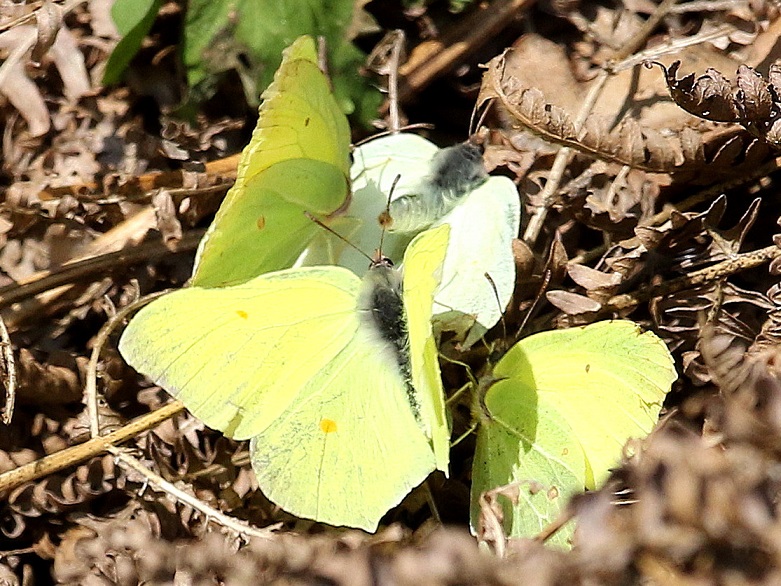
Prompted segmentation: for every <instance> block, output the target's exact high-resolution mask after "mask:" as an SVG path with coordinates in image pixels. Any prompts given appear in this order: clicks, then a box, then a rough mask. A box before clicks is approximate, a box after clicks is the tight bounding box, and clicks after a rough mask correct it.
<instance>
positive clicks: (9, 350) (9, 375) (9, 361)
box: [0, 316, 16, 425]
mask: <svg viewBox="0 0 781 586" xmlns="http://www.w3.org/2000/svg"><path fill="white" fill-rule="evenodd" d="M0 347H2V360H3V368H2V370H3V371H5V377H4V378H3V386H4V387H5V406H4V407H3V417H2V421H3V423H5V424H6V425H9V424H10V423H11V419H12V418H13V416H14V404H15V402H16V362H15V361H14V347H13V346H12V345H11V337H10V336H9V335H8V328H6V327H5V321H3V318H2V316H0Z"/></svg>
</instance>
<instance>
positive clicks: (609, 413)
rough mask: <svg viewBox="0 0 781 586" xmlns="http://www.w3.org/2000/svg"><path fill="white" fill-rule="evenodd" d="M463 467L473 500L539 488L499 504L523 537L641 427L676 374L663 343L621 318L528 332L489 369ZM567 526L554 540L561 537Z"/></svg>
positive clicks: (644, 430) (646, 427)
mask: <svg viewBox="0 0 781 586" xmlns="http://www.w3.org/2000/svg"><path fill="white" fill-rule="evenodd" d="M492 378H493V379H494V380H497V381H498V382H496V383H494V384H493V385H492V386H491V387H490V388H489V389H488V391H487V393H486V396H485V405H486V407H487V409H488V413H487V414H485V415H484V417H483V420H482V422H481V427H480V431H479V432H478V440H477V451H476V454H475V460H474V467H473V475H472V476H473V480H472V482H473V485H472V523H473V527H474V526H475V523H476V521H477V515H478V509H477V499H478V497H479V495H480V494H481V493H482V492H483V491H485V490H489V489H491V488H494V487H496V486H501V485H504V484H509V483H511V482H526V483H528V482H530V481H531V482H534V483H537V484H538V485H539V486H541V487H542V490H541V491H539V492H537V494H534V495H531V494H528V492H529V491H528V485H524V486H522V487H521V492H522V495H523V497H524V498H522V499H521V502H520V504H519V505H518V506H513V507H510V506H509V505H508V506H507V507H506V518H505V530H506V531H507V533H508V535H510V536H513V537H521V536H523V537H529V536H532V535H534V534H535V533H537V532H538V531H539V530H540V529H541V528H543V527H544V526H545V525H547V524H548V523H550V522H551V521H553V520H554V519H555V518H556V517H557V516H558V514H559V512H560V511H561V510H562V507H563V505H564V503H566V499H567V498H569V497H570V496H571V495H572V494H574V493H577V492H580V491H582V490H583V489H594V488H596V487H597V486H599V485H600V484H601V483H602V482H603V481H604V480H605V479H606V478H607V476H608V472H609V470H610V468H611V467H614V466H615V465H616V464H617V463H618V461H619V459H620V456H621V450H622V448H623V446H624V444H625V443H626V441H627V440H628V439H629V438H632V437H644V436H646V435H647V434H648V433H649V432H650V431H651V429H652V428H653V426H654V424H655V423H656V421H657V420H658V417H659V413H660V411H661V408H662V403H663V401H664V397H665V396H666V394H667V392H668V391H669V390H670V386H671V385H672V383H673V381H674V380H675V379H676V372H675V366H674V364H673V360H672V357H671V356H670V353H669V351H668V350H667V347H666V346H665V344H664V342H663V341H662V340H660V339H659V338H658V337H657V336H655V335H654V334H653V333H651V332H643V331H642V330H641V329H640V327H639V326H637V325H636V324H634V323H633V322H630V321H623V320H618V321H604V322H598V323H595V324H592V325H590V326H585V327H579V328H571V329H567V330H557V331H551V332H543V333H540V334H535V335H533V336H529V337H528V338H525V339H523V340H521V341H520V342H519V343H518V344H516V345H515V346H513V347H512V348H511V349H510V351H509V352H507V354H505V356H504V357H503V358H502V359H501V360H500V361H499V363H498V364H497V365H496V368H495V369H494V372H493V376H492ZM567 537H568V534H567V533H566V532H565V533H560V534H559V535H558V536H557V537H556V539H555V540H554V541H556V542H558V543H560V544H564V543H565V542H566V539H567Z"/></svg>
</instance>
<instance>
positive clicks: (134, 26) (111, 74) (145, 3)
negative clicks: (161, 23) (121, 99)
mask: <svg viewBox="0 0 781 586" xmlns="http://www.w3.org/2000/svg"><path fill="white" fill-rule="evenodd" d="M160 4H161V0H116V2H114V5H113V6H112V7H111V17H112V19H113V20H114V24H116V25H117V30H118V31H119V34H121V35H122V39H121V40H120V41H119V43H117V46H116V47H114V50H113V51H112V52H111V55H110V56H109V58H108V62H107V63H106V70H105V72H104V73H103V83H104V84H105V85H111V84H114V83H117V82H118V81H119V80H120V79H121V78H122V74H123V73H124V72H125V69H127V66H128V65H129V64H130V61H131V60H132V59H133V57H135V55H136V53H138V50H139V49H140V48H141V43H142V42H143V40H144V37H145V36H146V35H147V33H148V32H149V30H150V29H151V28H152V24H153V23H154V22H155V18H156V17H157V12H158V10H160Z"/></svg>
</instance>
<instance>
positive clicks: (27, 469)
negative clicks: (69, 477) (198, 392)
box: [0, 401, 184, 495]
mask: <svg viewBox="0 0 781 586" xmlns="http://www.w3.org/2000/svg"><path fill="white" fill-rule="evenodd" d="M182 411H184V405H183V404H182V402H181V401H172V402H171V403H168V404H167V405H164V406H163V407H161V408H160V409H157V410H155V411H152V412H151V413H147V414H146V415H142V416H141V417H138V418H136V419H134V420H133V421H131V422H130V423H128V424H127V425H124V426H122V427H121V428H119V429H118V430H116V431H114V432H111V433H109V434H107V435H102V436H99V437H95V438H92V439H91V440H88V441H86V442H84V443H83V444H79V445H77V446H72V447H70V448H66V449H64V450H61V451H59V452H55V453H54V454H50V455H49V456H45V457H43V458H41V459H39V460H36V461H34V462H30V463H29V464H25V465H24V466H19V468H14V469H13V470H9V471H8V472H4V473H3V474H0V494H3V495H7V494H8V492H10V491H11V490H13V489H14V488H16V487H18V486H20V485H22V484H24V483H25V482H30V481H32V480H37V479H39V478H43V477H44V476H48V475H50V474H54V473H55V472H59V471H60V470H63V469H65V468H69V467H70V466H73V465H75V464H79V463H81V462H83V461H85V460H88V459H89V458H92V457H93V456H97V455H99V454H102V453H103V452H105V451H107V450H108V448H109V446H115V445H117V444H120V443H122V442H125V441H127V440H129V439H133V438H134V437H136V436H137V435H138V434H140V433H141V432H144V431H147V430H148V429H152V428H153V427H155V426H157V425H159V424H160V423H162V422H163V421H165V420H167V419H170V418H171V417H173V416H174V415H176V414H177V413H181V412H182Z"/></svg>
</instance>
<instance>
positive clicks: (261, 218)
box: [256, 216, 266, 230]
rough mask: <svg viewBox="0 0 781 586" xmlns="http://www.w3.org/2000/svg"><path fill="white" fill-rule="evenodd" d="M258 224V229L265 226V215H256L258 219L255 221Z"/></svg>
mask: <svg viewBox="0 0 781 586" xmlns="http://www.w3.org/2000/svg"><path fill="white" fill-rule="evenodd" d="M256 224H257V226H258V230H262V229H263V228H265V227H266V216H258V221H257V222H256Z"/></svg>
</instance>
